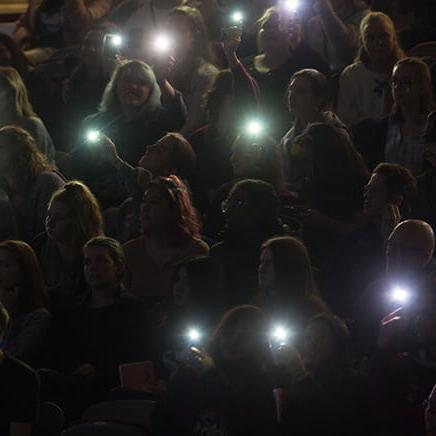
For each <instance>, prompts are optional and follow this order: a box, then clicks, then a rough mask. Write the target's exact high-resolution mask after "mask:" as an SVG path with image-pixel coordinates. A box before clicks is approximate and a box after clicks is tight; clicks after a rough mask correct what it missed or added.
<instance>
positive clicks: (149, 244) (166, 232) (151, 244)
mask: <svg viewBox="0 0 436 436" xmlns="http://www.w3.org/2000/svg"><path fill="white" fill-rule="evenodd" d="M140 225H141V230H142V236H140V237H139V238H137V239H133V240H132V241H129V242H127V243H126V244H125V245H124V250H125V252H126V259H127V274H126V279H125V284H126V286H127V288H128V289H129V290H130V292H132V293H133V294H134V295H137V296H139V297H161V298H162V297H167V296H168V295H169V294H170V291H171V289H170V280H171V274H172V273H173V272H174V269H175V268H176V266H177V265H178V264H179V263H181V262H184V261H186V260H188V259H190V258H194V257H197V256H201V255H203V256H205V255H207V254H208V253H209V248H208V247H207V245H206V244H205V243H204V242H203V241H201V239H200V222H199V220H198V217H197V214H196V211H195V210H194V208H193V206H192V204H191V200H190V198H189V192H188V189H187V187H186V185H185V184H184V183H183V182H182V181H181V180H180V179H179V178H178V177H177V176H174V175H172V176H169V177H158V178H155V179H153V180H152V181H151V182H150V184H149V186H148V188H147V190H146V191H145V194H144V197H143V201H142V205H141V215H140Z"/></svg>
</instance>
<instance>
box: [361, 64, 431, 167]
mask: <svg viewBox="0 0 436 436" xmlns="http://www.w3.org/2000/svg"><path fill="white" fill-rule="evenodd" d="M391 86H392V97H393V108H392V113H391V115H390V116H389V117H388V118H385V119H383V120H381V121H377V120H364V121H362V122H361V123H359V124H358V125H357V126H356V128H355V130H354V139H355V143H356V146H357V148H358V149H359V151H360V152H361V153H362V155H363V157H364V158H365V160H366V162H367V163H368V166H369V168H374V167H375V166H376V165H377V164H378V163H380V162H385V161H386V162H391V163H398V164H401V165H404V166H405V167H406V168H408V169H409V170H410V171H412V173H413V174H415V175H416V174H420V173H421V172H422V170H423V168H424V140H423V135H424V129H425V122H426V119H427V116H428V115H429V113H430V112H431V111H432V110H433V109H434V101H433V91H432V83H431V75H430V70H429V68H428V66H427V65H426V64H425V63H424V62H423V61H421V60H420V59H417V58H404V59H402V60H400V61H398V62H397V63H396V65H395V67H394V70H393V73H392V79H391Z"/></svg>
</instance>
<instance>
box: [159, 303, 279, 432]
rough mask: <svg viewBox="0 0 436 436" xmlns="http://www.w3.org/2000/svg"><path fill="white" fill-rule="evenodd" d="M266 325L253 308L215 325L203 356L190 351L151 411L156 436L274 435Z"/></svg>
mask: <svg viewBox="0 0 436 436" xmlns="http://www.w3.org/2000/svg"><path fill="white" fill-rule="evenodd" d="M266 329H267V323H266V320H265V317H264V315H263V313H262V312H261V311H260V310H259V309H258V308H256V307H254V306H238V307H235V308H234V309H232V310H231V311H229V312H228V313H227V314H226V315H225V316H224V317H223V319H222V320H221V321H220V322H219V323H218V326H217V328H216V331H215V333H214V334H213V335H212V337H211V339H210V342H209V344H208V345H207V348H206V350H207V352H199V351H198V350H195V349H191V351H190V352H189V357H188V362H187V363H186V364H185V365H182V366H181V367H180V369H179V371H178V372H177V373H176V375H175V376H174V377H173V378H172V380H171V383H170V384H169V386H168V392H167V395H166V397H165V400H164V402H163V404H162V405H160V407H157V410H156V412H155V419H154V426H153V428H154V431H155V432H156V434H157V435H164V434H192V432H193V431H197V432H199V433H204V432H211V431H214V432H220V433H223V434H228V435H229V436H233V435H235V436H236V435H248V434H249V435H253V436H260V435H270V434H274V433H275V431H276V422H275V406H274V397H273V393H272V384H271V382H270V380H269V377H268V374H267V371H266V370H267V368H268V366H269V364H270V360H271V358H270V351H269V348H268V343H267V341H266V340H265V335H264V334H263V332H265V331H266Z"/></svg>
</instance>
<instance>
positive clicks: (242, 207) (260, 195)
mask: <svg viewBox="0 0 436 436" xmlns="http://www.w3.org/2000/svg"><path fill="white" fill-rule="evenodd" d="M279 206H280V202H279V198H278V196H277V194H276V192H275V191H274V188H273V187H272V185H270V184H269V183H266V182H263V181H262V180H253V179H247V180H242V181H240V182H238V183H236V184H235V185H234V187H233V188H232V190H231V191H230V193H229V195H228V197H227V199H226V200H225V202H224V203H223V212H224V216H225V220H226V237H230V238H231V239H233V238H236V240H239V239H240V238H241V237H243V236H244V235H250V240H251V243H254V244H257V243H259V244H261V243H262V242H263V241H264V240H265V239H267V238H270V237H271V236H274V235H278V234H280V233H281V232H282V225H281V222H280V218H279Z"/></svg>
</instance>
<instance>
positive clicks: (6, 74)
mask: <svg viewBox="0 0 436 436" xmlns="http://www.w3.org/2000/svg"><path fill="white" fill-rule="evenodd" d="M0 95H1V98H0V127H2V126H6V125H16V126H19V127H21V128H23V129H24V130H26V131H27V132H29V133H30V134H31V135H32V136H33V137H34V139H35V143H36V145H37V146H38V148H39V149H40V150H41V151H42V153H44V154H45V155H46V156H47V158H48V160H49V162H54V155H55V149H54V145H53V141H52V139H51V137H50V134H49V133H48V131H47V129H46V127H45V125H44V123H43V122H42V121H41V119H40V118H38V116H37V115H36V114H35V112H34V110H33V107H32V104H31V103H30V101H29V96H28V93H27V88H26V85H25V84H24V82H23V80H22V78H21V76H20V74H19V73H18V72H17V71H16V70H15V69H14V68H11V67H0Z"/></svg>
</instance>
